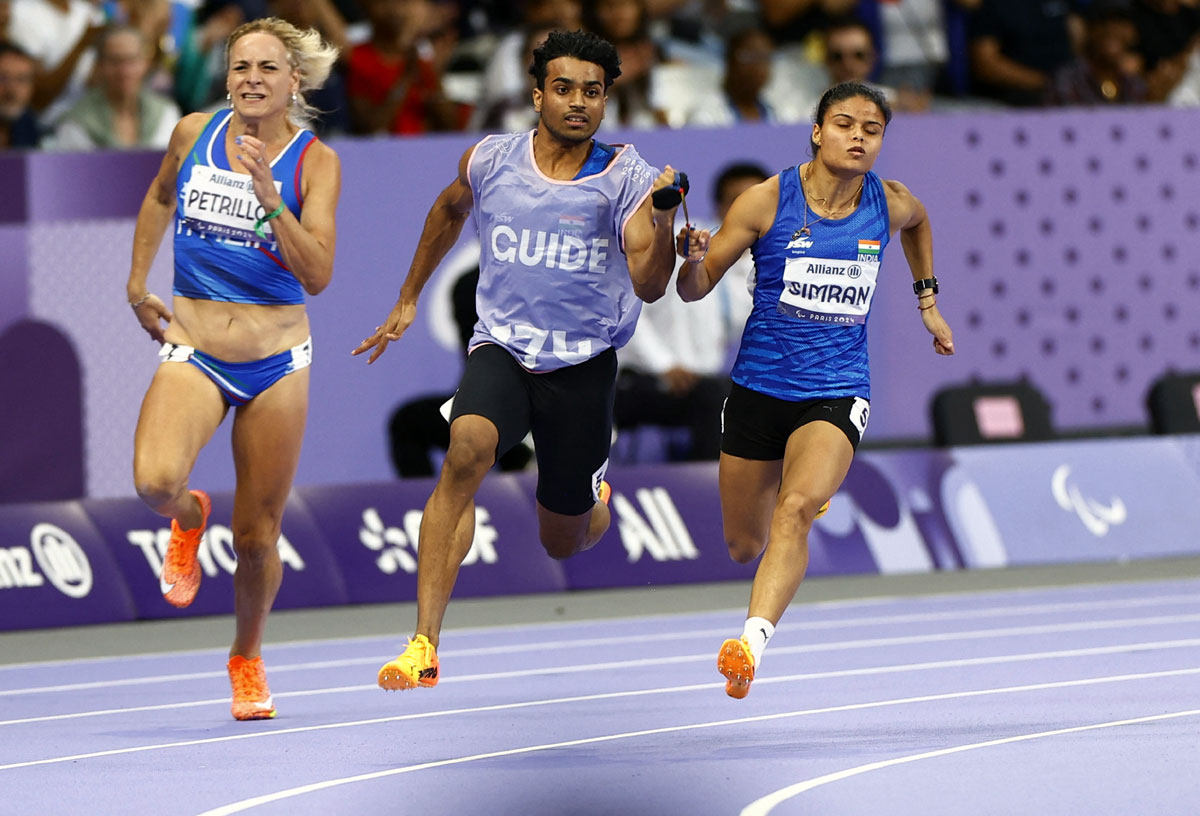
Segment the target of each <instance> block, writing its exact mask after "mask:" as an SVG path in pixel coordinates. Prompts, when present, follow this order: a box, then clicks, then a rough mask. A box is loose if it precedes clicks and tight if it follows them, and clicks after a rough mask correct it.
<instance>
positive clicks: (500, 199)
mask: <svg viewBox="0 0 1200 816" xmlns="http://www.w3.org/2000/svg"><path fill="white" fill-rule="evenodd" d="M616 148H617V153H616V155H615V156H614V157H613V159H612V161H611V162H609V163H608V165H607V166H606V167H605V168H604V169H603V170H602V171H600V172H598V173H595V174H594V175H590V176H584V177H583V178H577V179H572V180H571V181H558V180H556V179H552V178H549V177H547V176H546V175H545V174H543V173H542V171H541V170H540V169H538V166H537V163H536V162H535V161H534V158H533V132H532V131H531V132H528V133H512V134H508V135H504V136H489V137H487V138H486V139H484V140H483V141H482V142H480V143H479V144H478V145H477V146H476V147H475V150H474V151H473V152H472V154H471V158H470V160H469V162H468V166H467V175H468V178H469V180H470V183H471V191H472V193H473V195H474V198H475V209H474V214H475V226H476V228H477V229H478V230H479V241H480V244H481V253H480V260H479V286H478V288H477V289H476V309H477V310H478V313H479V321H478V322H477V323H476V324H475V333H474V335H473V336H472V337H471V348H474V347H476V346H479V345H481V344H483V343H496V344H499V345H501V346H503V347H504V348H505V349H507V350H508V352H509V353H510V354H512V355H513V357H515V358H516V359H517V361H518V362H520V363H521V365H522V366H524V367H525V368H527V369H529V370H530V371H553V370H554V369H557V368H562V367H564V366H569V365H576V364H578V363H582V362H584V361H585V360H589V359H591V358H592V357H595V356H596V355H597V354H600V353H601V352H602V351H604V350H605V349H607V348H610V347H611V348H620V347H621V346H623V345H625V343H626V342H628V340H629V337H630V335H632V334H633V327H634V325H635V324H636V323H637V319H638V314H640V312H641V300H639V299H638V297H637V295H635V294H634V292H633V282H632V281H631V280H630V278H629V266H628V264H627V263H626V260H625V241H624V235H625V227H626V226H627V225H628V223H629V219H630V218H631V217H632V216H633V214H634V212H636V211H637V209H638V207H639V206H641V204H642V202H643V201H645V200H646V197H647V196H648V195H649V194H650V186H651V183H652V182H653V181H654V179H655V178H657V177H658V174H659V171H658V170H656V169H655V168H653V167H651V166H650V165H648V164H647V163H646V162H645V161H643V160H642V157H641V156H639V155H638V154H637V151H636V150H634V148H633V147H632V146H631V145H616Z"/></svg>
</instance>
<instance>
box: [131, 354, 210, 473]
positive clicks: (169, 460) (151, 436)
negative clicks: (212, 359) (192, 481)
mask: <svg viewBox="0 0 1200 816" xmlns="http://www.w3.org/2000/svg"><path fill="white" fill-rule="evenodd" d="M227 410H228V406H227V405H226V404H225V401H224V400H223V399H222V398H221V392H220V391H219V390H217V387H216V386H215V385H213V382H212V380H210V379H209V378H208V377H206V376H205V375H204V374H203V373H202V372H201V371H200V370H199V369H197V368H196V367H195V366H192V365H189V364H188V363H173V362H164V363H160V364H159V366H158V369H157V370H156V371H155V372H154V378H153V379H152V380H151V381H150V388H149V389H147V391H146V396H145V398H144V399H143V400H142V410H141V413H140V415H139V416H138V424H137V431H136V433H135V435H134V456H135V459H136V460H137V465H138V469H139V470H141V469H143V467H145V466H146V462H144V461H142V460H150V459H152V460H153V462H154V464H155V467H157V468H162V469H166V470H170V471H179V472H182V473H187V472H190V471H191V469H192V465H193V464H194V463H195V461H196V457H197V456H198V455H199V453H200V449H201V448H203V447H204V445H205V444H207V443H208V440H209V439H211V438H212V435H213V432H214V431H216V429H217V426H218V425H220V424H221V420H222V419H224V418H225V412H226V411H227Z"/></svg>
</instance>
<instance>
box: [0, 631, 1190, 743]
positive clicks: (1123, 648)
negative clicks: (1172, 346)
mask: <svg viewBox="0 0 1200 816" xmlns="http://www.w3.org/2000/svg"><path fill="white" fill-rule="evenodd" d="M1193 646H1200V638H1191V639H1185V640H1157V641H1145V642H1141V643H1126V644H1120V645H1116V646H1092V647H1089V648H1084V649H1070V650H1066V651H1061V650H1060V651H1053V652H1027V653H1024V654H1017V655H998V656H994V657H972V658H959V659H956V660H936V661H932V662H926V663H907V664H900V665H889V666H867V667H862V668H856V669H835V670H831V671H823V672H811V673H806V674H788V675H781V676H779V677H773V678H772V677H768V678H761V679H759V680H758V684H759V685H764V684H767V683H778V682H785V681H793V680H819V679H824V678H830V677H855V676H865V675H871V674H879V673H881V672H903V671H922V670H926V669H941V668H957V667H962V666H982V665H993V664H998V663H1013V662H1018V661H1024V660H1049V659H1056V658H1067V657H1096V656H1100V655H1112V654H1123V653H1127V652H1142V651H1165V650H1167V649H1186V648H1191V647H1193ZM704 658H705V659H707V660H711V659H712V655H704ZM684 659H686V660H692V659H698V658H697V656H695V655H688V656H686V658H684ZM656 662H657V663H666V662H670V663H680V662H683V659H680V658H663V659H659V660H657V661H656ZM629 665H630V664H629V663H628V662H626V661H622V662H619V663H604V664H597V663H593V664H589V665H586V666H578V667H568V668H563V669H561V670H559V671H558V672H557V673H560V674H565V673H568V671H580V672H584V671H586V672H592V671H597V670H598V668H601V669H602V668H614V667H621V666H629ZM533 673H535V672H526V671H509V672H491V673H488V674H468V675H458V676H454V677H444V678H442V681H441V682H442V683H444V684H448V683H470V682H478V681H481V680H497V679H506V678H510V677H519V676H528V675H529V674H533ZM538 673H540V674H548V673H549V672H538ZM708 685H709V684H705V685H704V687H705V688H707V687H708ZM718 685H719V684H718ZM378 689H379V686H378V685H377V684H375V683H363V684H359V685H353V686H328V687H325V688H315V689H305V690H302V691H280V692H275V693H274V694H273V696H274V697H277V698H281V699H282V698H288V697H313V696H317V695H323V694H347V693H353V692H360V691H370V692H376V691H378ZM576 699H578V698H574V697H571V698H564V700H563V702H572V701H574V700H576ZM228 703H229V698H228V697H216V698H213V699H209V700H187V701H184V702H179V703H157V704H155V705H142V706H128V707H126V708H104V709H98V710H94V711H79V712H73V713H69V714H43V715H41V716H37V717H23V718H21V719H16V720H0V726H4V725H25V724H28V723H35V722H53V721H56V720H74V719H79V718H83V717H100V716H104V715H108V714H129V713H134V712H138V711H168V710H171V709H176V708H197V707H200V706H207V705H217V704H220V705H228Z"/></svg>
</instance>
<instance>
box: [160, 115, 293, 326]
mask: <svg viewBox="0 0 1200 816" xmlns="http://www.w3.org/2000/svg"><path fill="white" fill-rule="evenodd" d="M232 114H233V111H231V110H227V111H221V112H219V113H216V114H213V117H212V118H211V119H209V120H208V123H207V124H206V125H205V126H204V130H203V131H202V132H201V133H200V137H199V138H198V139H197V140H196V144H195V145H193V146H192V150H191V152H190V153H188V155H187V156H186V157H185V158H184V160H183V166H182V167H180V168H179V176H178V180H177V181H176V191H177V193H178V204H177V205H176V211H175V294H177V295H182V296H183V297H189V298H196V299H197V300H222V301H229V302H232V303H259V304H265V305H278V304H295V303H303V302H304V287H303V286H301V285H300V281H298V280H297V279H296V276H295V275H293V274H292V271H291V270H290V269H288V268H287V267H286V266H285V265H284V263H283V258H281V257H280V255H279V247H278V245H277V244H276V243H275V236H274V234H273V233H272V231H271V222H270V221H268V222H266V224H264V225H263V227H262V229H263V232H264V234H265V235H266V237H265V238H259V237H258V235H256V234H255V232H254V224H255V221H257V220H258V219H259V218H261V217H262V216H263V215H265V214H266V213H265V212H264V211H263V208H262V205H261V204H259V203H258V198H257V197H256V196H255V195H254V187H253V186H252V184H251V181H250V176H249V175H248V174H246V173H235V172H234V171H233V170H232V169H230V167H229V159H228V157H227V156H226V154H225V132H226V128H227V127H228V126H229V120H230V118H231V117H232ZM314 141H316V135H315V134H313V132H312V131H311V130H298V131H296V134H295V136H293V137H292V141H290V142H289V143H288V145H287V147H285V148H284V149H283V150H282V151H280V153H279V155H278V156H276V157H275V159H274V161H272V162H271V172H272V173H273V174H274V176H275V184H276V187H277V189H278V190H279V193H280V195H281V196H282V197H283V203H284V204H285V205H286V206H287V208H288V209H289V210H291V212H292V214H293V215H295V216H296V217H297V218H299V217H300V211H301V207H302V199H301V195H300V173H301V167H302V166H303V162H304V152H305V151H306V150H307V149H308V148H309V147H310V146H311V145H312V144H313V142H314Z"/></svg>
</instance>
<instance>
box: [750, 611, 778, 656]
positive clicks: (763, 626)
mask: <svg viewBox="0 0 1200 816" xmlns="http://www.w3.org/2000/svg"><path fill="white" fill-rule="evenodd" d="M773 634H775V624H773V623H771V622H770V621H769V620H767V619H766V618H746V628H745V629H743V630H742V637H744V638H745V639H746V641H747V642H748V643H749V644H750V653H751V654H753V655H754V665H755V666H758V665H759V664H760V663H762V656H763V651H764V650H765V649H766V648H767V643H768V642H769V641H770V640H771V635H773Z"/></svg>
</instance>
